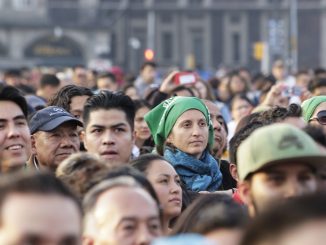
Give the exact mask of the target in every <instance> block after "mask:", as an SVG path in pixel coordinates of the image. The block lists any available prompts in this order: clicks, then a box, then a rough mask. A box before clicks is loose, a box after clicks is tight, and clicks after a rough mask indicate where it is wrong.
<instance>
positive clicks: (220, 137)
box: [204, 101, 227, 156]
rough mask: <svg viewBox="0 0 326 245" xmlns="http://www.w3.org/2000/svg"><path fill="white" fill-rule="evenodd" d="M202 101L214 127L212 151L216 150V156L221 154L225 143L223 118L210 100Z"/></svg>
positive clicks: (225, 135)
mask: <svg viewBox="0 0 326 245" xmlns="http://www.w3.org/2000/svg"><path fill="white" fill-rule="evenodd" d="M204 102H205V105H206V106H207V108H208V111H209V114H210V117H211V120H212V124H213V128H214V146H213V152H216V153H217V155H218V156H221V155H222V153H223V150H224V148H225V147H226V144H227V133H226V131H225V128H224V120H223V117H222V115H221V113H220V111H219V109H218V107H217V105H215V104H214V103H213V102H211V101H204Z"/></svg>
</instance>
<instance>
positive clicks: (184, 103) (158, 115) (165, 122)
mask: <svg viewBox="0 0 326 245" xmlns="http://www.w3.org/2000/svg"><path fill="white" fill-rule="evenodd" d="M192 109H195V110H199V111H201V112H202V113H203V114H204V116H205V119H206V122H207V125H209V133H208V134H209V137H208V144H209V146H210V147H212V146H213V142H214V131H213V126H212V123H211V119H210V116H209V111H208V109H207V107H206V105H205V104H204V103H203V102H202V101H201V100H200V99H198V98H196V97H183V96H175V97H172V98H170V99H167V100H165V101H163V102H161V103H160V104H159V105H157V106H156V107H154V108H153V109H152V110H150V111H149V112H148V113H147V114H146V115H145V117H144V118H145V121H146V123H147V125H148V127H149V129H150V130H151V133H152V136H153V139H154V142H155V145H156V147H157V148H158V149H163V145H164V142H165V140H166V139H167V137H168V136H169V134H170V132H171V130H172V128H173V126H174V124H175V122H176V121H177V119H178V118H179V117H180V116H181V115H182V114H183V113H184V112H186V111H188V110H192Z"/></svg>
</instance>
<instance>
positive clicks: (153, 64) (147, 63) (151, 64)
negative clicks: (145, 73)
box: [140, 61, 157, 71]
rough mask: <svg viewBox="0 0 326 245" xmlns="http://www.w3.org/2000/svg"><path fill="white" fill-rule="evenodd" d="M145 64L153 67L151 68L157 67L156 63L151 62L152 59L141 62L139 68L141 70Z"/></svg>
mask: <svg viewBox="0 0 326 245" xmlns="http://www.w3.org/2000/svg"><path fill="white" fill-rule="evenodd" d="M146 66H151V67H153V68H156V67H157V64H156V63H155V62H153V61H146V62H144V63H143V64H142V66H141V67H140V70H141V71H142V70H144V68H145V67H146Z"/></svg>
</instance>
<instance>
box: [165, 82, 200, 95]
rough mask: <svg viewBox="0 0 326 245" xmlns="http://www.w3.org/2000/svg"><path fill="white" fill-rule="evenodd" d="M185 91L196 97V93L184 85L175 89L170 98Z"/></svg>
mask: <svg viewBox="0 0 326 245" xmlns="http://www.w3.org/2000/svg"><path fill="white" fill-rule="evenodd" d="M183 90H186V91H187V92H189V94H190V95H191V96H192V97H194V96H195V94H194V92H193V91H192V90H191V89H190V88H189V87H186V86H184V85H179V86H177V87H175V88H174V89H172V90H171V92H170V93H169V96H176V93H178V92H180V91H183Z"/></svg>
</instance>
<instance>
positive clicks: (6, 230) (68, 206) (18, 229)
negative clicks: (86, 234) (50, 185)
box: [0, 193, 81, 245]
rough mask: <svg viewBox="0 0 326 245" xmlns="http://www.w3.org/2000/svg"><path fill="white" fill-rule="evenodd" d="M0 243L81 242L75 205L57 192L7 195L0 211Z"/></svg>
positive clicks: (43, 244) (57, 244) (68, 244)
mask: <svg viewBox="0 0 326 245" xmlns="http://www.w3.org/2000/svg"><path fill="white" fill-rule="evenodd" d="M1 216H2V221H1V226H0V244H7V245H23V244H28V245H77V244H81V215H80V213H79V210H78V207H77V205H76V204H75V203H74V202H73V201H72V200H70V199H68V198H65V197H61V196H58V195H39V194H21V193H13V194H10V195H9V196H8V197H7V198H6V200H5V201H4V204H3V207H2V211H1Z"/></svg>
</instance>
